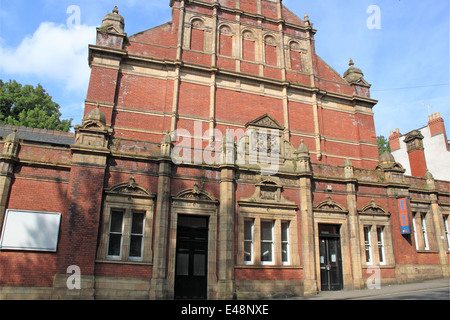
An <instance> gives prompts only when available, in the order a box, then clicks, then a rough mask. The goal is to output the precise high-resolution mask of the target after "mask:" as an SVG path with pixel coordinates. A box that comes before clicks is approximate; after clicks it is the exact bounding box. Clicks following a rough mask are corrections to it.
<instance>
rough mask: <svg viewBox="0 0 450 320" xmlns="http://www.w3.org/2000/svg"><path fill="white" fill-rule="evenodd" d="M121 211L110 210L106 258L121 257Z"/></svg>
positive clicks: (122, 213) (122, 212) (122, 214)
mask: <svg viewBox="0 0 450 320" xmlns="http://www.w3.org/2000/svg"><path fill="white" fill-rule="evenodd" d="M123 216H124V211H123V210H116V209H113V210H111V217H110V223H109V236H108V257H109V258H112V259H120V258H121V256H122V236H123Z"/></svg>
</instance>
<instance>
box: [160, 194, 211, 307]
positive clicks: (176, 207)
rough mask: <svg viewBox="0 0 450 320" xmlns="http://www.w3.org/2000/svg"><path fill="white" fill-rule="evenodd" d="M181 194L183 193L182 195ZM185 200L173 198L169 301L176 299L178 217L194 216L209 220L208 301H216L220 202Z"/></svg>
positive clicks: (170, 233) (168, 282)
mask: <svg viewBox="0 0 450 320" xmlns="http://www.w3.org/2000/svg"><path fill="white" fill-rule="evenodd" d="M180 194H181V193H180ZM213 199H214V198H211V200H198V199H197V200H195V201H193V200H192V199H184V198H183V197H179V196H176V197H173V202H172V208H171V217H170V229H169V241H168V245H169V252H168V258H169V259H168V263H167V281H166V289H165V290H166V292H167V296H168V298H169V299H174V298H175V271H176V269H175V267H176V257H177V229H178V215H179V214H180V215H194V216H203V217H207V218H209V226H208V257H207V265H206V268H207V271H206V272H207V299H208V300H214V299H215V298H216V294H217V212H218V201H217V200H213Z"/></svg>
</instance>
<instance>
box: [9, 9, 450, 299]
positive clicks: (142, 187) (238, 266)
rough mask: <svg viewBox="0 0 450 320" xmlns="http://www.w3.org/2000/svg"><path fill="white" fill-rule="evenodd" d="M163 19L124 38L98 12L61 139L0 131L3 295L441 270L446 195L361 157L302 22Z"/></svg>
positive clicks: (243, 293) (351, 88) (361, 105)
mask: <svg viewBox="0 0 450 320" xmlns="http://www.w3.org/2000/svg"><path fill="white" fill-rule="evenodd" d="M170 6H171V7H172V16H173V18H172V21H171V22H168V23H166V24H163V25H161V26H158V27H155V28H152V29H149V30H146V31H143V32H140V33H138V34H135V35H132V36H127V34H126V33H125V19H124V18H123V17H122V16H121V15H120V14H119V12H118V9H117V8H116V9H115V10H114V11H113V13H111V14H108V15H107V16H105V18H104V20H103V23H102V26H101V27H100V28H98V31H97V42H96V44H95V45H91V46H90V48H89V64H90V67H91V70H92V72H91V79H90V85H89V90H88V93H87V98H86V108H85V115H84V120H83V123H82V124H81V125H79V126H77V127H76V128H75V131H76V133H75V135H74V136H72V137H70V136H65V137H60V136H57V135H56V134H55V133H52V132H30V131H27V130H25V129H23V128H18V129H19V130H18V131H17V132H13V133H11V132H12V130H9V131H8V132H7V133H6V132H5V133H3V136H4V137H6V138H5V140H4V141H3V142H2V143H1V144H0V147H2V148H3V154H2V155H1V157H0V168H1V171H0V172H1V174H0V201H1V202H0V220H2V222H3V223H2V225H3V228H2V235H1V236H2V238H1V243H0V286H1V287H0V297H2V298H5V299H9V298H17V297H18V298H36V297H38V298H54V299H58V298H63V299H67V298H97V299H111V298H131V299H172V298H208V299H231V298H260V297H268V296H273V295H274V294H284V295H311V294H315V293H317V292H318V291H321V290H342V289H350V288H362V287H364V286H365V285H369V284H370V283H371V281H374V280H373V279H375V280H376V281H378V280H379V281H380V283H381V284H385V283H399V282H406V281H413V280H417V279H426V278H437V277H448V274H449V270H448V263H449V259H450V254H449V243H448V237H449V234H448V215H449V211H450V210H449V207H450V183H449V182H448V181H437V180H434V179H433V177H432V176H431V175H427V176H426V177H425V178H423V177H412V176H405V175H404V172H405V170H404V169H403V167H402V166H401V165H400V164H399V163H397V162H395V159H394V158H393V157H392V155H390V154H383V155H382V156H381V157H379V156H378V150H377V142H376V133H375V127H374V121H373V107H374V106H375V105H376V103H377V101H375V100H373V99H372V98H371V97H370V85H369V84H368V83H367V82H366V80H365V79H364V76H363V73H362V71H361V70H360V69H358V68H355V67H354V63H353V61H350V67H349V69H348V70H347V71H346V72H345V74H344V75H343V76H341V75H339V74H338V73H337V72H336V71H334V70H333V69H332V68H331V67H330V66H328V65H327V64H326V63H325V62H324V61H323V60H322V59H321V58H320V57H319V56H317V55H316V52H315V49H314V35H315V33H316V30H315V29H314V28H313V24H312V23H311V22H310V21H309V18H308V16H305V17H304V19H303V20H302V19H300V18H298V17H297V16H296V15H295V14H294V13H292V12H291V11H289V9H287V8H286V7H285V6H284V5H283V4H282V2H281V1H280V0H220V1H215V0H205V1H196V0H191V1H185V0H172V1H170ZM7 129H8V128H3V130H4V131H6V130H7ZM78 275H80V277H79V278H77V276H78ZM78 279H81V283H78V282H77V281H78ZM78 284H79V285H78Z"/></svg>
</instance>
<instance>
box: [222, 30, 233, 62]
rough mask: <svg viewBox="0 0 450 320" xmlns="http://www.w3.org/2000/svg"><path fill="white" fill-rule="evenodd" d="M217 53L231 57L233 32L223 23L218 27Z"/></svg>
mask: <svg viewBox="0 0 450 320" xmlns="http://www.w3.org/2000/svg"><path fill="white" fill-rule="evenodd" d="M219 33H220V36H219V54H220V55H221V56H226V57H231V56H232V55H233V34H232V32H231V28H230V27H229V26H227V25H223V26H221V27H220V29H219Z"/></svg>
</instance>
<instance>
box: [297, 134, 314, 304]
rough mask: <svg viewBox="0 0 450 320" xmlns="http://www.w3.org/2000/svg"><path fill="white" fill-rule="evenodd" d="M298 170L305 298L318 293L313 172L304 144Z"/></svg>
mask: <svg viewBox="0 0 450 320" xmlns="http://www.w3.org/2000/svg"><path fill="white" fill-rule="evenodd" d="M296 154H297V168H298V171H299V172H300V178H299V180H300V181H299V185H300V189H299V193H300V199H299V200H300V226H301V239H300V241H301V247H302V258H301V259H302V264H303V290H304V295H305V296H310V295H315V294H317V292H318V284H317V274H316V263H315V257H316V254H315V242H314V239H315V237H314V212H313V202H312V170H311V163H310V157H309V150H308V148H307V147H306V145H305V144H304V143H303V142H302V143H301V144H300V146H299V147H298V150H297V152H296Z"/></svg>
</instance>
